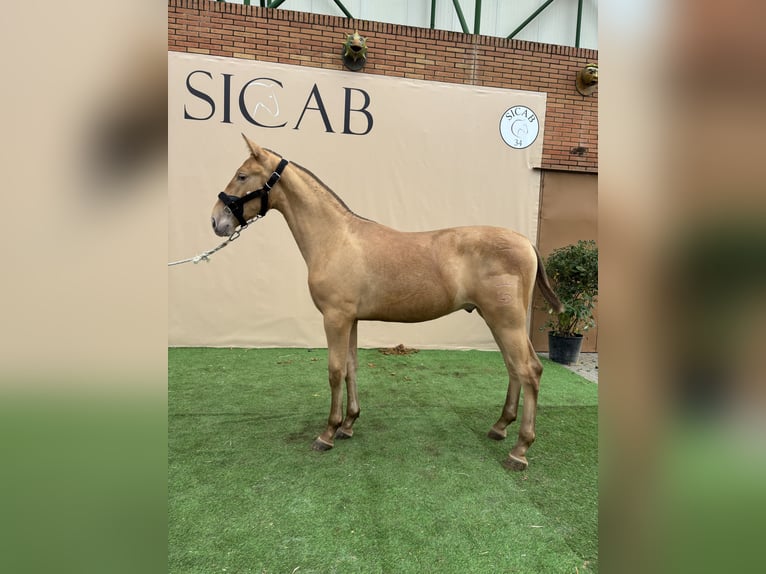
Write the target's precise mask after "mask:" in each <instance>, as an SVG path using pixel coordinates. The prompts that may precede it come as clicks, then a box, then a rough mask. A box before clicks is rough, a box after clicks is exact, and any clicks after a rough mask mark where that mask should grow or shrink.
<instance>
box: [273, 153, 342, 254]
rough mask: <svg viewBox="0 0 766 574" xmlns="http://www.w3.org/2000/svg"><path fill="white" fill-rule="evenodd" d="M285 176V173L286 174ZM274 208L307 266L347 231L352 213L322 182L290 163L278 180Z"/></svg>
mask: <svg viewBox="0 0 766 574" xmlns="http://www.w3.org/2000/svg"><path fill="white" fill-rule="evenodd" d="M285 176H286V177H285ZM279 186H280V187H281V191H282V193H281V196H280V197H279V199H278V201H277V202H275V203H274V208H275V209H277V210H279V211H280V212H282V215H283V216H284V218H285V220H286V221H287V225H288V227H289V228H290V231H291V232H292V234H293V237H294V238H295V242H296V243H297V244H298V248H299V249H300V250H301V254H302V255H303V258H304V259H305V260H306V263H307V264H308V265H309V267H310V266H311V265H312V263H316V262H317V259H318V258H319V256H320V254H321V253H323V252H326V249H327V247H328V246H331V245H333V244H335V243H336V242H337V240H338V238H339V237H341V236H342V235H343V234H344V233H346V231H347V225H348V221H349V219H350V218H354V217H356V216H354V215H353V214H352V213H351V212H350V211H349V210H348V208H346V207H345V206H344V205H343V204H342V203H341V202H340V201H339V199H338V198H337V197H336V196H335V195H334V194H333V193H332V192H330V191H329V190H328V189H327V188H326V187H325V186H324V185H323V184H322V183H321V182H319V181H318V180H316V179H315V178H314V177H312V176H311V175H310V174H309V173H307V172H306V171H305V170H303V169H302V168H300V167H298V166H295V165H293V166H292V170H290V172H289V173H285V174H284V176H283V178H282V179H281V180H280V182H279Z"/></svg>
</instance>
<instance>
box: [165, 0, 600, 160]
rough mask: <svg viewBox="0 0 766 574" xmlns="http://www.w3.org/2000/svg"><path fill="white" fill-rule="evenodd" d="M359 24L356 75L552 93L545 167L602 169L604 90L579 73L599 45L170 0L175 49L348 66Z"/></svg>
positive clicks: (171, 41) (595, 58) (170, 46)
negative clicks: (360, 54) (345, 52)
mask: <svg viewBox="0 0 766 574" xmlns="http://www.w3.org/2000/svg"><path fill="white" fill-rule="evenodd" d="M355 29H358V30H359V33H360V34H362V35H363V36H365V37H367V44H368V46H369V51H368V53H367V65H366V66H365V68H364V69H363V70H362V71H360V72H357V73H360V74H382V75H386V76H398V77H407V78H416V79H420V80H434V81H439V82H451V83H456V84H472V85H476V86H491V87H496V88H510V89H519V90H534V91H538V92H546V93H547V94H548V105H547V110H546V126H545V141H544V144H543V168H546V169H556V170H566V171H578V172H590V173H596V172H598V95H597V93H596V95H594V96H590V97H585V96H582V95H580V94H579V93H578V92H577V90H576V89H575V74H576V73H577V71H578V70H579V69H580V68H582V67H583V66H584V65H585V64H586V63H589V62H598V51H597V50H585V49H578V48H574V47H570V46H554V45H551V44H539V43H535V42H525V41H520V40H506V39H504V38H496V37H491V36H477V35H468V34H462V33H458V32H448V31H444V30H430V29H427V28H414V27H410V26H400V25H396V24H387V23H383V22H370V21H366V20H356V19H354V20H349V19H346V18H343V17H338V16H326V15H322V14H309V13H305V12H293V11H290V10H283V9H276V10H272V9H268V8H261V7H260V6H244V5H241V4H229V3H226V2H212V1H207V0H168V49H169V50H172V51H177V52H191V53H197V54H210V55H214V56H228V57H233V58H245V59H253V60H262V61H267V62H278V63H282V64H293V65H301V66H312V67H317V68H329V69H336V70H344V69H345V68H344V67H343V63H342V61H341V58H340V54H341V46H342V43H343V39H344V38H345V35H346V34H348V33H352V32H353V31H354V30H355ZM574 148H580V149H579V150H578V152H574V151H573V150H574ZM582 148H585V151H583V150H582Z"/></svg>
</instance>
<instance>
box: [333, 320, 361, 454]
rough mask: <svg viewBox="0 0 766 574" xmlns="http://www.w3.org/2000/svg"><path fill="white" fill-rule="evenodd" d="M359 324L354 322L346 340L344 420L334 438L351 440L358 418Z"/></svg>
mask: <svg viewBox="0 0 766 574" xmlns="http://www.w3.org/2000/svg"><path fill="white" fill-rule="evenodd" d="M358 324H359V322H358V321H354V324H353V325H352V326H351V334H350V336H349V340H348V355H347V357H346V418H345V419H343V424H341V425H340V428H339V429H338V431H337V432H336V433H335V438H340V439H344V438H351V437H352V436H353V435H354V429H353V428H352V427H353V426H354V422H355V421H356V419H357V418H359V396H358V395H357V392H356V371H357V369H358V367H359V357H358V355H357V349H356V328H357V325H358Z"/></svg>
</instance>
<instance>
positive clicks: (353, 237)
mask: <svg viewBox="0 0 766 574" xmlns="http://www.w3.org/2000/svg"><path fill="white" fill-rule="evenodd" d="M242 137H243V138H244V139H245V142H246V143H247V147H248V150H249V152H250V154H249V156H248V157H247V159H246V160H245V162H244V163H243V164H242V165H241V166H240V167H239V169H237V171H236V172H235V174H234V176H233V177H232V179H231V181H229V183H228V185H227V186H226V188H225V189H224V191H222V192H220V193H219V194H218V199H217V200H216V201H215V204H214V206H213V210H212V217H211V222H212V226H213V230H214V232H215V233H216V234H217V235H219V236H221V237H225V236H232V235H234V234H235V233H237V232H239V231H240V230H241V229H242V228H243V227H246V226H247V225H248V224H249V223H250V222H251V221H254V220H255V219H258V218H260V217H263V216H264V215H266V212H267V211H269V210H270V209H274V210H277V211H279V212H281V213H282V215H283V216H284V218H285V220H286V222H287V225H288V227H289V228H290V231H291V232H292V235H293V237H294V238H295V242H296V243H297V244H298V249H299V250H300V252H301V254H302V255H303V259H304V260H305V262H306V265H307V267H308V287H309V292H310V294H311V298H312V300H313V302H314V305H315V306H316V308H317V309H318V310H319V312H320V313H321V314H322V318H323V323H324V330H325V335H326V338H327V351H328V358H327V370H328V376H329V383H330V395H331V404H330V415H329V417H328V420H327V427H326V428H325V430H324V431H323V432H322V433H321V434H320V435H319V436H317V438H316V439H315V440H314V442H313V444H312V448H313V449H314V450H316V451H327V450H329V449H331V448H333V446H334V440H335V439H348V438H351V437H352V435H353V434H354V429H353V427H354V422H355V421H356V420H357V418H358V417H359V413H360V407H359V397H358V395H357V386H356V374H357V367H358V359H357V325H358V323H359V321H392V322H404V323H415V322H421V321H429V320H432V319H436V318H438V317H442V316H444V315H447V314H449V313H453V312H455V311H459V310H465V311H468V312H472V311H474V310H476V311H477V312H478V314H479V315H480V316H481V317H482V318H483V319H484V321H485V322H486V324H487V326H488V327H489V329H490V331H491V332H492V335H493V337H494V339H495V342H496V343H497V346H498V347H499V349H500V351H501V353H502V356H503V360H504V363H505V367H506V369H507V371H508V378H509V383H508V392H507V395H506V399H505V404H504V406H503V409H502V413H501V415H500V418H499V419H498V420H497V422H496V423H495V424H494V425H492V427H491V428H490V430H489V432H488V433H487V436H488V437H489V438H491V439H494V440H503V439H505V438H506V436H507V427H508V426H509V425H510V424H511V423H512V422H514V421H515V420H516V416H517V408H518V404H519V396H520V392H521V389H522V387H523V389H524V408H523V409H522V416H521V422H520V425H519V434H518V439H517V441H516V443H515V445H514V446H513V448H512V449H511V451H510V453H509V454H508V458H507V459H506V460H505V461H504V462H503V465H504V466H505V467H506V468H508V469H511V470H524V469H526V468H527V467H528V464H529V462H528V460H527V458H526V454H527V450H528V449H529V447H530V446H531V445H532V443H533V442H534V440H535V417H536V412H537V397H538V392H539V388H540V376H541V375H542V371H543V367H542V364H541V362H540V360H539V359H538V358H537V354H536V353H535V351H534V349H533V347H532V342H531V341H530V340H529V336H528V334H527V319H528V313H529V308H530V303H531V301H532V296H533V290H534V287H535V285H537V287H538V289H539V290H540V292H541V293H542V295H543V297H544V298H545V299H546V300H547V301H548V303H549V304H550V305H551V307H552V308H553V309H554V311H556V312H560V311H561V310H562V308H563V307H562V304H561V302H560V300H559V299H558V297H557V296H556V294H555V293H554V291H553V289H552V287H551V285H550V282H549V279H548V276H547V275H546V272H545V268H544V266H543V261H542V258H541V257H540V253H539V252H538V250H537V248H536V247H535V246H534V245H533V244H532V243H531V242H530V241H529V239H527V238H526V237H524V236H523V235H521V234H519V233H517V232H515V231H512V230H509V229H504V228H500V227H487V226H484V227H480V226H475V227H453V228H448V229H440V230H435V231H425V232H402V231H397V230H395V229H392V228H390V227H387V226H385V225H382V224H380V223H376V222H374V221H371V220H369V219H366V218H364V217H360V216H358V215H356V214H355V213H353V212H352V211H351V210H350V209H349V208H348V206H347V205H346V204H345V203H344V202H343V200H342V199H341V198H340V197H338V196H337V195H336V194H335V193H334V192H333V191H332V190H331V189H330V188H329V187H327V186H326V185H325V184H324V183H322V181H321V180H320V179H319V178H317V176H315V175H314V174H313V173H312V172H311V171H309V170H308V169H306V168H304V167H301V166H300V165H298V164H297V163H294V162H289V161H287V160H286V159H284V158H283V157H282V156H281V155H280V154H278V153H276V152H273V151H271V150H269V149H266V148H262V147H260V146H259V145H258V144H256V143H255V142H253V141H251V140H250V139H249V138H248V137H247V136H245V135H244V134H242ZM343 381H345V383H346V385H345V386H346V396H347V401H346V412H345V416H344V415H343Z"/></svg>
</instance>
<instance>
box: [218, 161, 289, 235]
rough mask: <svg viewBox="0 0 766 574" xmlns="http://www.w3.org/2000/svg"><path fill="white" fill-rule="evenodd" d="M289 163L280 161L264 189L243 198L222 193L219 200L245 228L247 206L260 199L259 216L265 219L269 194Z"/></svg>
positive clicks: (247, 194)
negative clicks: (248, 203)
mask: <svg viewBox="0 0 766 574" xmlns="http://www.w3.org/2000/svg"><path fill="white" fill-rule="evenodd" d="M288 163H290V162H288V161H287V160H286V159H283V160H282V161H280V162H279V165H278V166H277V169H275V170H274V173H272V174H271V177H270V178H269V180H268V181H267V182H266V183H264V184H263V187H262V188H260V189H256V190H255V191H251V192H250V193H246V194H245V195H243V196H242V197H237V196H236V195H228V194H226V193H224V192H223V191H222V192H221V193H219V194H218V199H220V200H221V201H222V202H223V204H224V205H225V206H226V208H227V209H228V210H229V211H230V212H231V213H232V215H233V216H234V217H236V218H237V221H238V222H239V224H240V225H242V226H245V225H247V220H246V219H245V204H246V203H247V202H248V201H252V200H253V199H258V198H260V199H261V211H260V212H259V213H258V216H259V217H263V216H264V215H266V212H267V211H268V210H269V192H270V191H271V188H272V187H274V186H275V185H277V182H278V181H279V178H280V177H282V172H283V171H284V169H285V167H286V166H287V164H288Z"/></svg>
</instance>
